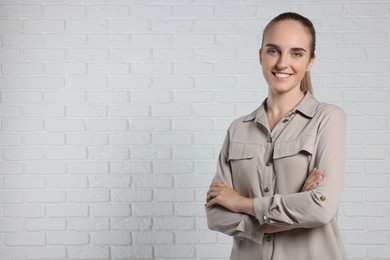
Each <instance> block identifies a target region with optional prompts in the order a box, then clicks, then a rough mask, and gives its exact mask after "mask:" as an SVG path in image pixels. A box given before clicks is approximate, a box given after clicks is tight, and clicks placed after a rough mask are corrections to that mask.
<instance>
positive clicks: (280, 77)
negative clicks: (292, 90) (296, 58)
mask: <svg viewBox="0 0 390 260" xmlns="http://www.w3.org/2000/svg"><path fill="white" fill-rule="evenodd" d="M272 74H274V75H275V77H277V78H279V79H286V78H288V77H290V76H291V74H288V73H280V72H272Z"/></svg>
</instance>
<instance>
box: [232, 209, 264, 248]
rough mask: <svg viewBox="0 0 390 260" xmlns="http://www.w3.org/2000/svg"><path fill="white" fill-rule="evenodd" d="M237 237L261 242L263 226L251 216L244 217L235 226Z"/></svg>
mask: <svg viewBox="0 0 390 260" xmlns="http://www.w3.org/2000/svg"><path fill="white" fill-rule="evenodd" d="M236 232H237V233H236V235H235V237H237V238H238V239H249V240H251V241H253V242H255V243H257V244H261V242H262V241H263V237H264V226H261V225H259V222H258V221H257V219H256V218H254V217H251V216H246V217H244V218H243V219H242V220H241V222H240V223H239V224H238V226H237V227H236Z"/></svg>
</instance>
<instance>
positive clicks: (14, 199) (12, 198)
mask: <svg viewBox="0 0 390 260" xmlns="http://www.w3.org/2000/svg"><path fill="white" fill-rule="evenodd" d="M0 203H2V204H10V203H13V204H16V203H23V193H22V192H19V191H0Z"/></svg>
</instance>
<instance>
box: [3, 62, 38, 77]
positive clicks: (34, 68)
mask: <svg viewBox="0 0 390 260" xmlns="http://www.w3.org/2000/svg"><path fill="white" fill-rule="evenodd" d="M1 71H2V72H3V74H5V75H21V74H22V75H23V74H24V75H40V74H43V72H44V70H43V64H42V63H39V62H4V63H3V64H2V67H1Z"/></svg>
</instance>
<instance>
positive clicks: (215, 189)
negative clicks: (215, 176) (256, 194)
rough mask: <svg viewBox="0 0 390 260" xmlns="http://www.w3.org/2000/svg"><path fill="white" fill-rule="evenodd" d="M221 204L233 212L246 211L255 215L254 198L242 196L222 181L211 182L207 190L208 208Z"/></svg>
mask: <svg viewBox="0 0 390 260" xmlns="http://www.w3.org/2000/svg"><path fill="white" fill-rule="evenodd" d="M216 204H218V205H221V206H223V207H225V208H227V209H229V210H230V211H233V212H244V213H248V214H251V215H254V210H253V205H252V199H249V198H245V197H242V196H241V195H240V194H238V193H237V192H236V191H235V190H234V189H233V188H231V187H229V186H227V185H225V184H223V183H221V182H215V183H213V184H211V186H210V189H209V190H208V191H207V199H206V205H205V206H206V208H210V207H213V206H214V205H216Z"/></svg>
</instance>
